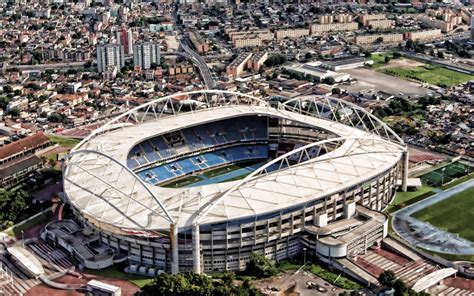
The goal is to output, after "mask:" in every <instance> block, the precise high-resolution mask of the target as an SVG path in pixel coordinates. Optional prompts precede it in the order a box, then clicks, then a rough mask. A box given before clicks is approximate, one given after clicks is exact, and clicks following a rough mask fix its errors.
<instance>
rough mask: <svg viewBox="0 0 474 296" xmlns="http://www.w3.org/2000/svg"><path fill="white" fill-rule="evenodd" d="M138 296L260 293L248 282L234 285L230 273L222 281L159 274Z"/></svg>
mask: <svg viewBox="0 0 474 296" xmlns="http://www.w3.org/2000/svg"><path fill="white" fill-rule="evenodd" d="M141 290H142V292H141V293H140V294H138V295H143V296H149V295H150V296H155V295H156V296H158V295H169V296H188V295H193V296H210V295H218V296H221V295H222V296H224V295H232V296H240V295H242V296H244V295H245V296H259V295H261V294H260V292H259V291H258V290H257V289H256V288H255V287H254V286H253V285H252V284H251V283H250V282H249V281H248V280H246V281H244V282H243V283H242V285H240V286H236V285H235V284H234V276H233V274H232V273H227V274H225V275H224V276H223V277H222V279H220V280H219V279H218V280H212V279H211V278H210V277H208V276H206V275H201V274H197V273H194V272H189V273H178V274H174V275H172V274H168V273H162V274H160V275H159V276H158V277H157V278H155V280H154V281H153V283H151V284H148V285H146V286H144V287H143V288H142V289H141Z"/></svg>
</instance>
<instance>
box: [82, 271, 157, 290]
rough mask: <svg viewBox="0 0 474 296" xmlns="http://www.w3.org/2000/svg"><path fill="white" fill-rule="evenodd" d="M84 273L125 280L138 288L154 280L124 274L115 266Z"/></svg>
mask: <svg viewBox="0 0 474 296" xmlns="http://www.w3.org/2000/svg"><path fill="white" fill-rule="evenodd" d="M84 272H85V273H89V274H93V275H99V276H104V277H109V278H114V279H119V280H126V281H129V282H130V283H132V284H134V285H135V286H137V287H139V288H141V287H143V286H145V285H146V284H148V283H151V282H152V281H153V280H154V279H153V278H149V277H144V276H140V275H135V274H128V273H125V272H123V271H120V270H118V269H117V268H116V267H115V266H111V267H108V268H104V269H101V270H94V269H86V270H84Z"/></svg>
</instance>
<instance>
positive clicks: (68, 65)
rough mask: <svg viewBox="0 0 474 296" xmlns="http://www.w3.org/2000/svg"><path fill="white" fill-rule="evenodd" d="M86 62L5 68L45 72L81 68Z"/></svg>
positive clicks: (10, 66)
mask: <svg viewBox="0 0 474 296" xmlns="http://www.w3.org/2000/svg"><path fill="white" fill-rule="evenodd" d="M88 62H90V61H83V62H69V63H51V64H37V65H8V66H6V67H5V68H6V69H7V70H8V69H18V70H20V71H33V70H47V69H72V68H82V67H84V65H85V64H86V63H88Z"/></svg>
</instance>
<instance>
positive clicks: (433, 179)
mask: <svg viewBox="0 0 474 296" xmlns="http://www.w3.org/2000/svg"><path fill="white" fill-rule="evenodd" d="M471 171H472V168H471V167H469V166H467V165H465V164H463V163H460V162H453V163H450V164H448V165H446V166H444V167H442V168H438V169H436V170H434V171H431V172H429V173H426V174H424V175H422V176H421V177H420V178H421V180H422V181H423V183H425V184H427V185H430V186H433V187H439V186H442V185H443V184H446V183H448V182H450V181H451V180H453V179H455V178H459V177H462V176H465V175H467V174H469V173H470V172H471Z"/></svg>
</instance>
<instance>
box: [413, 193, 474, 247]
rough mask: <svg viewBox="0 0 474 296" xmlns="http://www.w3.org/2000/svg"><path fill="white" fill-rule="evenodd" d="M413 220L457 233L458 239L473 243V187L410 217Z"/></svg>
mask: <svg viewBox="0 0 474 296" xmlns="http://www.w3.org/2000/svg"><path fill="white" fill-rule="evenodd" d="M412 216H413V217H414V218H416V219H418V220H421V221H424V222H429V223H431V224H432V225H434V226H436V227H438V228H440V229H443V230H446V231H449V232H452V233H458V234H459V236H460V237H463V238H465V239H468V240H470V241H473V242H474V227H470V226H468V225H472V219H473V217H474V187H471V188H469V189H467V190H464V191H462V192H460V193H458V194H456V195H453V196H452V197H450V198H447V199H445V200H442V201H440V202H438V203H436V204H434V205H431V206H429V207H427V208H424V209H423V210H421V211H418V212H416V213H414V214H413V215H412Z"/></svg>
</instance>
